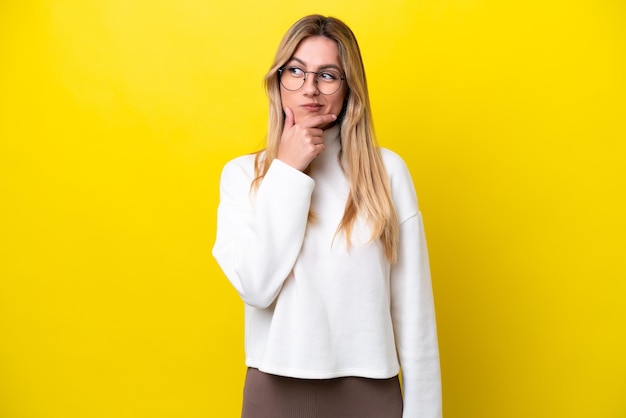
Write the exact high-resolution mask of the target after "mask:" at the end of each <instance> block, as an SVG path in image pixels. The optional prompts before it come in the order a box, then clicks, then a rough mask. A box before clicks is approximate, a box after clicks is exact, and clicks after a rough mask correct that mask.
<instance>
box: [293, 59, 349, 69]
mask: <svg viewBox="0 0 626 418" xmlns="http://www.w3.org/2000/svg"><path fill="white" fill-rule="evenodd" d="M291 61H298V62H299V63H300V64H302V66H304V67H306V63H305V62H304V61H302V60H301V59H300V58H298V57H291V58H290V59H289V61H287V64H289V63H290V62H291ZM327 68H335V69H336V70H337V71H339V72H342V70H341V67H339V66H338V65H335V64H326V65H320V66H319V67H317V70H318V71H319V70H322V69H327Z"/></svg>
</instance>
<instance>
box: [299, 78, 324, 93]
mask: <svg viewBox="0 0 626 418" xmlns="http://www.w3.org/2000/svg"><path fill="white" fill-rule="evenodd" d="M302 91H303V93H304V94H305V95H307V96H317V95H318V94H319V93H320V92H319V90H318V89H317V74H311V73H309V74H306V76H305V77H304V86H302Z"/></svg>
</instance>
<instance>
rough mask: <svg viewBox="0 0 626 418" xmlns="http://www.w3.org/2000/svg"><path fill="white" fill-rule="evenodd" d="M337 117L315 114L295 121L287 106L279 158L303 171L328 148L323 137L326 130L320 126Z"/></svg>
mask: <svg viewBox="0 0 626 418" xmlns="http://www.w3.org/2000/svg"><path fill="white" fill-rule="evenodd" d="M336 119H337V116H335V115H332V114H328V115H315V116H312V117H310V118H307V119H305V120H303V121H299V122H298V123H295V119H294V116H293V111H292V110H291V109H290V108H288V107H286V108H285V127H284V129H283V134H282V136H281V139H280V145H279V147H278V156H277V158H278V159H279V160H280V161H282V162H284V163H285V164H289V165H290V166H292V167H293V168H295V169H298V170H300V171H303V170H304V169H305V168H307V167H308V166H309V164H311V161H313V159H314V158H315V157H317V156H318V155H320V154H321V153H322V152H323V151H324V149H326V146H325V145H324V138H323V134H324V130H323V129H322V128H320V127H321V126H326V125H328V124H329V123H332V122H334V121H335V120H336Z"/></svg>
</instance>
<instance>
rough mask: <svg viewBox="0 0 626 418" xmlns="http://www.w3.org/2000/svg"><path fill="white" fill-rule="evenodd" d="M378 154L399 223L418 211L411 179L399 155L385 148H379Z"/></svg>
mask: <svg viewBox="0 0 626 418" xmlns="http://www.w3.org/2000/svg"><path fill="white" fill-rule="evenodd" d="M380 152H381V154H382V158H383V164H384V165H385V169H386V170H387V175H388V176H389V183H390V185H391V195H392V197H393V200H394V203H395V205H396V210H397V211H398V217H399V218H400V221H403V220H404V219H406V218H408V217H410V216H412V215H414V214H415V213H417V211H419V209H418V202H417V196H416V194H415V186H414V185H413V179H412V177H411V173H410V172H409V168H408V166H407V165H406V163H405V162H404V160H403V159H402V157H400V155H398V154H396V153H395V152H393V151H391V150H389V149H387V148H381V149H380Z"/></svg>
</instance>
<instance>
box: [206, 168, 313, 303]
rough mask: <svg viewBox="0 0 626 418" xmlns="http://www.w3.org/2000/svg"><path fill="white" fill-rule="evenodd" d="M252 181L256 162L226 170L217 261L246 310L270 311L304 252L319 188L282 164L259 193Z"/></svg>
mask: <svg viewBox="0 0 626 418" xmlns="http://www.w3.org/2000/svg"><path fill="white" fill-rule="evenodd" d="M253 178H254V164H253V157H252V156H248V157H241V158H237V159H235V160H233V161H231V162H229V163H228V164H226V166H225V167H224V169H223V171H222V177H221V180H220V203H219V207H218V213H217V218H218V219H217V237H216V241H215V245H214V247H213V256H214V257H215V259H216V260H217V262H218V264H219V265H220V267H221V268H222V270H223V271H224V273H225V274H226V277H228V279H229V280H230V282H231V283H232V284H233V286H234V287H235V289H236V290H237V292H239V294H240V295H241V298H242V299H243V301H244V302H245V303H246V304H248V305H250V306H254V307H257V308H266V307H268V306H269V305H271V303H272V302H273V301H274V299H275V298H276V296H277V295H278V293H279V292H280V289H281V287H282V285H283V282H284V281H285V279H286V278H287V277H288V276H289V274H290V273H291V270H292V268H293V266H294V264H295V262H296V259H297V257H298V253H299V252H300V248H301V246H302V241H303V239H304V232H305V229H306V225H307V218H308V214H309V207H310V203H311V194H312V192H313V188H314V185H315V183H314V181H313V179H312V178H310V177H309V176H307V175H306V174H304V173H302V172H300V171H298V170H296V169H294V168H292V167H290V166H288V165H287V164H285V163H283V162H281V161H279V160H274V161H273V162H272V164H271V166H270V168H269V170H268V171H267V173H266V175H265V177H264V178H263V180H262V182H261V184H260V186H259V188H258V190H256V191H251V190H250V185H251V183H252V180H253Z"/></svg>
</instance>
